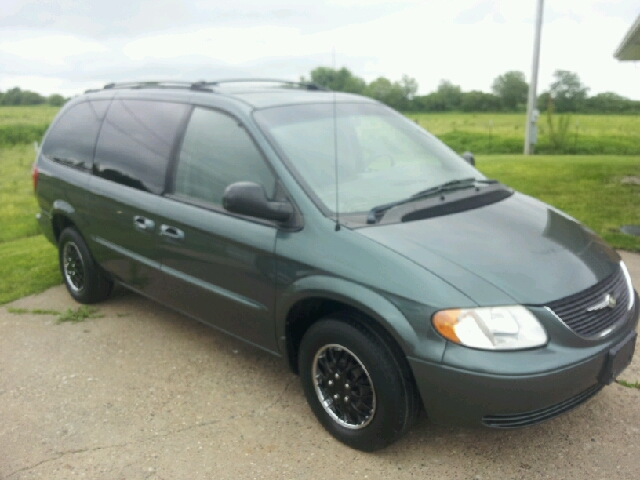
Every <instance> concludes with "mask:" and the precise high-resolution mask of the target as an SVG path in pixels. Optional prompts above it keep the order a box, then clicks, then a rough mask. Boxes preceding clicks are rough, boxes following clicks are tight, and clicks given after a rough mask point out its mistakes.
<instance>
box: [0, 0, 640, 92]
mask: <svg viewBox="0 0 640 480" xmlns="http://www.w3.org/2000/svg"><path fill="white" fill-rule="evenodd" d="M5 1H8V2H9V4H8V7H7V9H5V10H3V13H2V18H1V19H0V39H2V40H0V65H1V67H0V68H2V73H3V75H2V76H0V89H2V90H4V89H6V88H10V87H12V86H14V85H16V83H14V82H18V81H26V80H25V79H26V78H34V79H39V80H38V81H40V82H41V83H42V89H36V90H39V91H42V93H51V90H47V89H49V88H52V85H59V86H60V88H63V87H64V88H69V89H71V88H75V89H77V90H76V91H80V90H83V89H85V88H90V87H96V86H101V85H103V84H105V83H108V82H110V81H123V80H143V79H144V80H152V79H176V80H201V79H216V78H224V77H238V76H243V77H280V78H286V79H293V80H295V79H298V78H299V77H300V76H302V75H305V76H308V74H309V71H310V70H311V69H312V68H314V67H316V66H318V65H325V66H331V64H332V54H331V52H332V50H333V48H335V49H336V53H337V55H336V56H337V66H338V67H341V66H346V67H347V68H349V69H351V70H352V71H353V72H354V73H355V74H356V75H359V76H362V77H364V78H365V79H366V80H367V81H371V80H373V79H375V78H377V77H379V76H385V77H387V78H390V79H392V80H397V79H400V77H401V76H402V75H403V74H408V75H409V76H412V77H415V78H416V79H417V80H418V82H419V85H420V93H427V92H429V91H432V90H434V89H435V88H436V87H437V85H438V82H439V81H440V80H441V79H449V80H451V81H452V82H453V83H455V84H459V85H461V86H462V88H463V89H464V90H471V89H478V90H484V91H488V90H489V89H490V86H491V83H492V81H493V79H494V78H495V77H496V76H498V75H500V74H502V73H504V72H505V71H507V70H520V71H523V72H525V73H526V75H527V76H528V75H529V72H530V68H531V55H532V49H533V46H532V43H533V23H534V15H535V2H534V1H531V2H514V1H512V0H484V1H478V0H456V1H455V2H424V1H413V0H412V1H405V2H402V3H398V4H396V3H393V2H389V1H386V0H369V1H367V0H344V1H342V0H319V1H318V2H313V3H310V2H306V1H301V0H273V1H272V2H258V1H257V0H251V1H240V0H238V1H236V2H219V1H215V2H206V1H204V0H202V1H200V0H195V1H193V2H187V3H183V4H180V5H177V4H176V5H174V4H173V3H171V4H169V2H165V1H164V0H158V1H156V2H148V1H146V0H132V1H131V2H123V1H122V0H114V1H113V2H112V3H102V2H81V3H78V2H75V0H60V1H59V2H56V3H51V2H40V3H37V4H32V3H31V2H27V1H23V0H17V1H16V0H5ZM548 3H549V4H550V5H551V3H550V2H548ZM34 5H35V7H34ZM105 5H106V6H105ZM612 5H613V4H612ZM36 7H37V8H36ZM614 7H615V8H614ZM614 7H612V10H611V12H610V14H608V15H603V14H602V13H601V12H600V9H602V8H606V5H604V4H602V2H600V1H599V0H583V1H578V0H555V1H554V2H553V4H552V5H551V6H547V8H546V10H545V24H544V27H543V36H542V57H541V64H540V80H539V85H540V91H542V90H543V89H545V88H546V87H547V85H548V84H549V83H550V82H551V79H552V73H553V71H554V70H556V69H567V70H572V71H575V72H577V73H578V74H579V75H580V77H581V78H582V80H583V82H584V83H586V84H587V85H588V86H590V87H591V89H592V90H591V91H592V93H598V92H601V91H606V90H612V91H616V92H618V93H620V94H623V95H626V96H630V97H632V98H638V97H640V90H639V89H638V88H637V85H638V84H640V78H639V72H640V69H634V68H633V66H632V65H631V66H630V65H628V64H627V65H624V64H620V63H619V62H617V61H615V60H614V59H613V51H614V50H615V48H616V47H617V45H618V44H619V42H620V40H621V39H622V37H623V36H624V33H625V32H626V30H627V28H628V26H629V25H630V24H631V23H632V21H633V19H628V18H626V17H625V16H624V15H623V13H624V12H627V11H628V9H629V8H630V4H629V3H628V2H624V1H623V2H618V3H616V4H615V5H614ZM34 9H35V10H34ZM27 14H29V15H27ZM31 14H33V18H31ZM38 14H40V17H38ZM102 14H104V15H103V16H101V15H102ZM27 16H29V19H27V18H26V17H27ZM172 17H173V18H172ZM7 19H9V20H7ZM82 19H86V22H84V21H82ZM18 20H19V21H21V22H27V20H28V21H29V22H35V23H36V24H39V25H44V24H46V25H50V27H46V28H44V27H43V28H40V27H38V28H37V29H36V28H25V27H24V26H22V27H19V28H18V27H17V26H16V25H15V24H14V25H13V26H12V27H11V28H9V27H2V24H3V22H4V24H7V23H11V22H14V23H15V22H18ZM172 20H173V21H172ZM27 23H28V22H27ZM81 24H82V25H81ZM51 25H53V26H51ZM56 25H57V27H54V26H56ZM63 25H67V26H68V28H69V30H64V29H62V30H60V29H61V28H62V27H60V26H63ZM65 28H66V27H65ZM74 29H75V30H74ZM86 30H92V32H91V33H86ZM83 32H84V33H83ZM45 78H48V79H52V80H51V81H47V82H45V81H44V80H43V79H45ZM34 82H35V80H34ZM56 82H57V83H56ZM62 93H65V94H69V93H70V92H69V91H64V92H62ZM71 93H73V92H71Z"/></svg>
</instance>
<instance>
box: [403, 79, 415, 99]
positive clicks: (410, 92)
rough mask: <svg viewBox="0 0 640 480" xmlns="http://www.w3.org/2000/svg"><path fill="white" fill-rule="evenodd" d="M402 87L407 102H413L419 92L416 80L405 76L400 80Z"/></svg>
mask: <svg viewBox="0 0 640 480" xmlns="http://www.w3.org/2000/svg"><path fill="white" fill-rule="evenodd" d="M400 87H401V88H402V94H403V95H404V98H406V99H407V100H413V97H414V96H415V95H416V93H417V92H418V82H417V81H416V79H415V78H411V77H410V76H408V75H403V76H402V80H400Z"/></svg>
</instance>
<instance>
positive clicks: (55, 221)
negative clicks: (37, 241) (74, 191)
mask: <svg viewBox="0 0 640 480" xmlns="http://www.w3.org/2000/svg"><path fill="white" fill-rule="evenodd" d="M76 216H77V215H76V211H75V209H74V208H73V207H72V206H71V205H70V204H69V203H67V202H65V201H64V200H56V201H55V202H53V206H52V209H51V224H52V227H53V236H54V238H55V241H56V243H58V240H60V234H61V233H62V231H63V230H64V229H65V228H67V227H75V228H76V229H78V227H77V218H76ZM78 233H80V231H79V230H78ZM81 235H82V234H81Z"/></svg>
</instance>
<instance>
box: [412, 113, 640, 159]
mask: <svg viewBox="0 0 640 480" xmlns="http://www.w3.org/2000/svg"><path fill="white" fill-rule="evenodd" d="M406 115H407V116H408V117H409V118H411V119H412V120H413V121H415V122H417V123H419V124H420V125H421V126H423V127H424V128H426V129H427V130H429V131H430V132H431V133H433V134H434V135H437V136H438V137H439V138H440V139H441V140H442V141H444V142H445V143H446V144H447V145H449V146H450V147H451V148H453V149H454V150H455V151H457V152H463V151H465V150H469V151H471V152H474V153H476V154H483V153H490V154H491V153H504V154H518V153H522V150H523V147H524V125H525V115H524V114H517V113H407V114H406ZM553 122H554V126H555V127H554V128H555V130H556V131H557V123H558V116H555V117H554V120H553ZM537 126H538V144H537V145H536V147H535V150H536V152H538V153H541V154H564V155H575V154H579V155H640V115H570V116H569V126H568V129H567V132H566V135H565V136H564V138H563V141H562V143H561V145H554V144H553V142H552V141H551V139H550V137H549V127H548V124H547V117H546V115H545V114H544V113H543V114H542V115H541V116H540V118H539V119H538V123H537Z"/></svg>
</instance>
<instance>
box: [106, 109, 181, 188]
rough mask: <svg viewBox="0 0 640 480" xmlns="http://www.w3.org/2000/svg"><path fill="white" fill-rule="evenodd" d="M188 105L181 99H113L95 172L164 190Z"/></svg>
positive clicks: (138, 186) (130, 185) (126, 181)
mask: <svg viewBox="0 0 640 480" xmlns="http://www.w3.org/2000/svg"><path fill="white" fill-rule="evenodd" d="M188 108H189V107H188V106H187V105H183V104H179V103H166V102H154V101H149V100H122V99H114V100H113V102H112V103H111V106H110V107H109V111H108V112H107V118H106V119H105V121H104V124H103V126H102V130H101V131H100V138H99V139H98V144H97V146H96V157H95V163H94V173H95V174H96V175H98V176H100V177H102V178H105V179H107V180H111V181H114V182H117V183H120V184H122V185H127V186H129V187H133V188H137V189H139V190H144V191H148V192H151V193H156V194H161V193H162V192H163V191H164V185H165V174H166V171H167V165H168V163H169V157H170V156H171V150H172V148H173V144H174V141H175V139H176V134H177V132H178V129H179V128H180V124H181V122H182V120H183V118H184V115H185V114H186V112H187V110H188Z"/></svg>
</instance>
